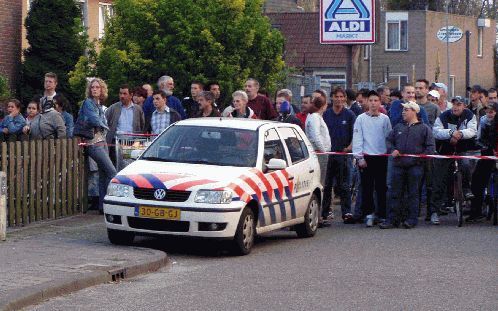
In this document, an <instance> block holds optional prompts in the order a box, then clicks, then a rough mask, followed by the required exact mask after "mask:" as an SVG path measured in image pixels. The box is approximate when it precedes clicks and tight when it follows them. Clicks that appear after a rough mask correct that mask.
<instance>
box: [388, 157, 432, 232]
mask: <svg viewBox="0 0 498 311" xmlns="http://www.w3.org/2000/svg"><path fill="white" fill-rule="evenodd" d="M423 175H424V167H423V165H414V166H410V167H399V166H393V167H392V171H391V176H390V177H391V192H390V197H391V204H390V205H388V211H387V221H388V222H390V223H393V222H398V223H399V222H401V221H402V220H404V219H406V221H407V222H408V223H409V224H410V225H416V224H417V222H418V219H417V217H418V209H419V206H418V205H419V188H420V184H421V182H422V177H423ZM405 191H406V193H405ZM405 194H406V195H405ZM405 196H406V208H403V206H405V205H404V204H403V203H404V202H403V201H404V198H405ZM406 210H407V211H406ZM405 215H406V217H405Z"/></svg>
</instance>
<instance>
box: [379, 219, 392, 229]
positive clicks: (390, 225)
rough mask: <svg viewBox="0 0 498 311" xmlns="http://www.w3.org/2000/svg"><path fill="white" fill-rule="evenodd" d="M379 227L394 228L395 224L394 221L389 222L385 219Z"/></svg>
mask: <svg viewBox="0 0 498 311" xmlns="http://www.w3.org/2000/svg"><path fill="white" fill-rule="evenodd" d="M379 228H381V229H392V228H394V225H393V224H392V223H390V222H388V221H384V222H383V223H381V224H380V225H379Z"/></svg>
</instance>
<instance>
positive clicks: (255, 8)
mask: <svg viewBox="0 0 498 311" xmlns="http://www.w3.org/2000/svg"><path fill="white" fill-rule="evenodd" d="M262 4H263V0H115V1H114V12H115V15H114V17H113V19H112V20H111V21H110V24H109V25H108V27H107V28H106V35H105V37H104V39H103V41H102V47H101V50H100V53H99V55H98V56H97V59H96V63H95V64H92V62H91V61H89V59H81V60H80V64H79V65H81V66H77V67H78V70H75V71H74V72H73V73H72V74H71V75H72V77H75V78H74V79H71V81H72V83H73V85H76V84H78V80H81V77H84V76H85V74H84V73H85V72H88V71H90V70H91V69H92V68H93V67H94V66H95V70H96V74H97V75H98V76H100V77H102V78H103V79H105V80H106V81H107V83H108V85H109V89H110V93H111V95H112V96H113V97H115V96H116V91H117V90H118V87H119V85H120V84H122V83H128V84H131V85H140V84H141V83H143V82H155V81H156V80H157V78H158V77H160V76H162V75H164V74H168V75H171V76H173V78H174V79H175V82H176V85H177V86H178V87H177V90H176V91H177V92H178V91H179V92H182V91H183V92H184V93H186V94H188V91H189V89H190V82H191V81H192V80H201V81H204V82H207V81H209V80H217V81H218V82H219V83H220V84H221V87H222V89H223V92H224V93H225V94H230V93H231V92H232V91H233V90H235V89H237V88H240V87H242V85H243V82H244V81H245V80H246V79H247V78H248V77H254V78H257V79H259V80H260V82H261V84H262V87H265V88H266V89H270V90H272V89H274V88H275V87H276V85H277V83H278V82H279V81H280V80H282V79H283V78H284V77H283V76H282V70H283V68H284V62H283V60H282V54H283V42H284V40H283V36H282V35H281V33H280V32H279V31H278V30H276V29H272V27H271V25H270V23H269V20H268V18H267V17H265V16H263V15H262ZM85 63H86V64H85ZM77 76H79V77H80V78H76V77H77ZM80 85H81V83H80Z"/></svg>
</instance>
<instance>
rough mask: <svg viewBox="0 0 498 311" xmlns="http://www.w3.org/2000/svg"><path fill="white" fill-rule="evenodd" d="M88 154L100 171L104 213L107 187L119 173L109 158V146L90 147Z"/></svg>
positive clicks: (101, 200)
mask: <svg viewBox="0 0 498 311" xmlns="http://www.w3.org/2000/svg"><path fill="white" fill-rule="evenodd" d="M87 152H88V156H89V157H90V158H92V159H93V160H94V161H95V163H97V167H98V169H99V211H103V210H104V197H105V195H106V193H107V187H108V186H109V183H110V182H111V179H112V178H113V177H114V176H116V174H117V172H116V169H115V168H114V165H113V164H112V162H111V159H110V158H109V151H108V149H107V146H105V145H99V144H98V143H97V144H96V145H90V146H88V147H87Z"/></svg>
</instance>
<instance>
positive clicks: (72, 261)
mask: <svg viewBox="0 0 498 311" xmlns="http://www.w3.org/2000/svg"><path fill="white" fill-rule="evenodd" d="M166 264H167V257H166V254H165V253H164V252H161V251H158V250H153V249H145V248H139V247H120V246H114V245H112V244H110V243H109V241H108V240H107V232H106V228H105V225H104V220H103V216H101V215H95V214H93V215H91V214H86V215H80V216H74V217H70V218H66V219H60V220H55V221H50V222H44V223H41V224H34V225H30V226H28V227H26V228H21V229H13V230H11V231H9V232H7V241H6V242H0V310H15V309H20V308H22V307H25V306H28V305H31V304H34V303H37V302H40V301H43V300H46V299H48V298H50V297H55V296H59V295H64V294H67V293H70V292H74V291H77V290H80V289H83V288H86V287H89V286H93V285H96V284H101V283H106V282H110V281H119V279H122V278H126V277H132V276H135V275H138V274H141V273H146V272H149V271H155V270H157V269H159V268H161V267H163V266H165V265H166Z"/></svg>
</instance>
